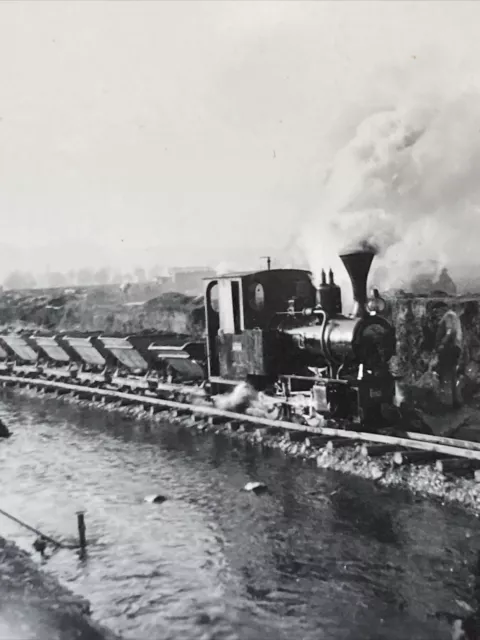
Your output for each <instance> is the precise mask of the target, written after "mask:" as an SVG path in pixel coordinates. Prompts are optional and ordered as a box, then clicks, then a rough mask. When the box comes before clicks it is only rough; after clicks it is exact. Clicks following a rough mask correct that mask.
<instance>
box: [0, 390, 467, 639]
mask: <svg viewBox="0 0 480 640" xmlns="http://www.w3.org/2000/svg"><path fill="white" fill-rule="evenodd" d="M0 418H2V419H5V421H6V423H7V424H8V426H9V427H11V428H12V431H14V436H13V437H12V438H11V439H10V440H8V441H5V442H1V443H0V480H1V482H2V486H3V487H4V488H5V490H4V492H3V495H2V501H1V506H2V508H4V509H6V510H7V511H10V512H11V513H13V514H15V515H17V516H18V517H20V518H23V519H25V520H26V521H27V522H29V523H30V524H32V525H33V526H36V527H38V528H40V529H42V530H44V531H45V532H47V533H50V534H52V535H54V536H57V537H58V536H60V537H61V538H63V539H69V540H72V539H73V538H74V537H75V535H76V520H75V511H76V510H77V509H78V508H85V509H86V511H87V513H86V524H87V537H88V540H89V545H90V546H89V549H88V557H87V559H86V560H85V561H83V562H82V561H81V560H80V559H79V558H78V557H77V556H76V555H75V552H72V551H66V550H62V551H60V552H58V553H57V554H56V555H54V557H53V558H52V559H51V560H49V562H48V566H49V567H50V569H51V570H52V571H54V572H55V573H56V574H57V575H59V576H60V577H61V579H63V580H64V581H65V582H67V583H69V586H70V588H71V589H72V590H74V591H76V592H77V593H79V594H81V595H83V596H85V597H87V598H89V599H90V601H91V602H92V607H93V611H94V615H95V617H96V618H97V619H98V620H99V621H101V622H103V623H105V624H108V625H109V626H110V627H112V628H113V629H115V630H117V631H119V632H121V633H122V634H124V636H125V637H130V638H135V639H136V640H141V639H142V638H148V639H149V640H150V639H151V638H153V637H155V639H157V638H158V639H159V640H161V639H162V638H167V639H170V638H171V639H172V640H173V638H175V639H180V638H181V639H185V640H190V639H192V640H193V639H202V640H207V639H211V640H217V639H218V640H223V639H229V640H230V639H232V640H233V639H238V640H244V639H245V640H259V639H260V638H261V639H262V640H284V639H285V640H287V639H288V640H291V638H295V639H298V640H301V639H305V640H314V639H315V640H319V639H321V638H325V639H327V638H328V639H329V640H335V639H337V638H338V639H340V638H341V639H342V640H348V639H351V640H362V639H365V640H380V639H383V638H385V639H387V638H388V639H389V640H392V639H393V640H396V639H400V638H402V639H403V638H408V639H411V638H415V639H418V640H423V639H425V640H426V639H428V640H431V639H432V638H435V639H437V638H442V637H445V638H448V637H449V635H448V629H447V628H446V627H445V626H444V625H443V623H441V622H439V621H437V620H436V619H435V618H434V617H433V615H432V614H434V613H435V611H436V610H439V609H441V610H452V608H454V605H453V604H452V603H453V601H454V599H455V598H459V599H462V600H466V601H469V600H471V596H472V594H473V585H472V584H471V581H472V564H473V565H474V564H475V561H476V548H475V546H474V545H473V544H472V539H471V537H470V536H471V535H472V532H473V531H474V528H475V526H476V520H475V519H474V518H472V517H469V516H467V515H465V514H462V513H461V512H458V511H453V510H452V509H450V508H446V507H440V506H438V505H435V504H433V503H430V502H427V501H423V500H419V499H414V498H412V497H410V496H408V495H407V494H404V493H402V492H398V491H390V490H384V489H379V488H378V487H375V486H374V485H373V484H371V483H368V482H365V481H362V480H359V479H357V478H352V477H348V476H342V475H339V474H334V473H328V472H324V471H321V470H317V469H313V468H310V467H307V466H306V465H302V464H301V463H298V462H293V461H290V460H288V459H286V458H284V457H283V456H282V455H281V454H280V453H276V452H275V453H269V454H265V453H262V452H261V451H259V450H258V449H256V448H254V447H246V446H245V445H241V444H240V443H235V442H229V441H228V440H227V439H225V438H223V437H221V436H206V435H198V434H194V433H192V432H189V431H187V430H184V429H178V428H177V427H172V426H169V425H162V426H154V425H150V424H149V423H148V422H135V421H133V420H130V419H126V418H122V417H119V416H114V415H113V414H108V413H104V412H101V411H98V410H92V409H81V408H78V407H69V406H61V405H59V404H57V403H56V402H55V401H54V400H36V399H35V400H26V399H24V398H23V399H19V398H16V399H15V398H12V397H8V398H7V397H6V396H4V397H3V400H2V402H1V404H0ZM249 480H259V481H262V482H265V483H266V484H267V485H268V487H269V489H270V491H269V492H268V493H266V494H263V495H261V496H256V495H254V494H250V493H247V492H244V491H242V490H241V489H242V487H243V486H244V485H245V484H246V482H248V481H249ZM156 492H159V493H162V494H165V495H167V496H168V498H169V499H168V501H167V502H165V503H163V504H162V505H151V504H147V503H145V502H144V501H143V498H144V497H145V496H146V495H149V494H152V493H156ZM1 526H2V529H1V533H2V535H4V536H6V537H10V538H12V539H14V540H16V541H17V542H18V543H19V544H21V545H22V546H24V547H26V548H28V549H30V548H31V544H32V542H33V539H32V536H31V535H30V534H29V533H28V532H25V531H23V530H21V529H19V528H18V526H17V525H15V524H14V523H12V522H10V521H8V520H5V519H2V520H1Z"/></svg>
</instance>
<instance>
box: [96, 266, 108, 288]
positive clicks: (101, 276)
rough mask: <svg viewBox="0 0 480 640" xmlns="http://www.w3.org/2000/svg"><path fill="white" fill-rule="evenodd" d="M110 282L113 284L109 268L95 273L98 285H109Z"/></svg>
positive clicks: (103, 268)
mask: <svg viewBox="0 0 480 640" xmlns="http://www.w3.org/2000/svg"><path fill="white" fill-rule="evenodd" d="M109 282H111V274H110V269H109V268H108V267H102V269H99V270H98V271H97V272H96V273H95V283H96V284H108V283H109Z"/></svg>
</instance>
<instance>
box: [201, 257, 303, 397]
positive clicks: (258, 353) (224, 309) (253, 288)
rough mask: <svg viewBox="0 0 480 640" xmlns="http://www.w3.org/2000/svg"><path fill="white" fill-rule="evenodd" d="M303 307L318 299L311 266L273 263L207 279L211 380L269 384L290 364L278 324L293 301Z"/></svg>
mask: <svg viewBox="0 0 480 640" xmlns="http://www.w3.org/2000/svg"><path fill="white" fill-rule="evenodd" d="M292 300H294V301H295V305H296V306H297V307H298V308H302V307H304V306H313V305H314V304H315V288H314V287H313V285H312V282H311V278H310V274H309V272H308V271H304V270H301V269H271V270H270V269H269V270H266V271H257V272H251V273H241V274H232V275H228V276H222V277H218V278H216V279H212V280H208V281H207V283H206V287H205V313H206V330H207V349H208V373H209V377H210V380H211V382H213V383H219V384H223V385H224V384H238V383H239V382H241V381H243V380H246V379H247V380H249V381H250V382H251V383H252V384H253V385H254V386H255V387H257V388H264V387H265V386H267V385H268V384H269V383H271V382H273V381H274V380H275V379H276V377H277V375H278V372H279V371H281V370H282V369H283V365H285V366H287V362H286V359H285V355H286V354H285V352H284V351H282V349H279V348H278V347H279V338H281V335H280V334H279V331H278V329H277V328H276V327H275V320H276V318H277V317H278V314H279V313H280V312H282V311H284V310H285V309H286V308H287V307H288V305H289V304H291V301H292Z"/></svg>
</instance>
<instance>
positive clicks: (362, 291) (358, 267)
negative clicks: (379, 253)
mask: <svg viewBox="0 0 480 640" xmlns="http://www.w3.org/2000/svg"><path fill="white" fill-rule="evenodd" d="M374 257H375V253H374V252H373V251H368V250H367V251H355V252H353V253H345V254H343V255H341V256H340V259H341V261H342V262H343V264H344V265H345V269H346V270H347V273H348V275H349V276H350V280H351V282H352V289H353V299H354V301H355V305H354V308H353V315H354V316H355V317H357V318H358V317H361V316H363V315H364V314H365V313H366V304H367V278H368V272H369V271H370V267H371V266H372V261H373V258H374Z"/></svg>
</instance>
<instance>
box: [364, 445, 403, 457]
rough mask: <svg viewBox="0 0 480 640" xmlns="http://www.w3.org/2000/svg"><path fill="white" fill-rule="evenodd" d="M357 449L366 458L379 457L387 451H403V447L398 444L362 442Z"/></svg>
mask: <svg viewBox="0 0 480 640" xmlns="http://www.w3.org/2000/svg"><path fill="white" fill-rule="evenodd" d="M357 449H358V452H359V453H360V455H361V456H362V457H364V458H377V457H379V456H384V455H386V454H387V453H395V452H397V451H401V450H402V447H400V446H399V445H397V444H362V445H360V446H358V447H357Z"/></svg>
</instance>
